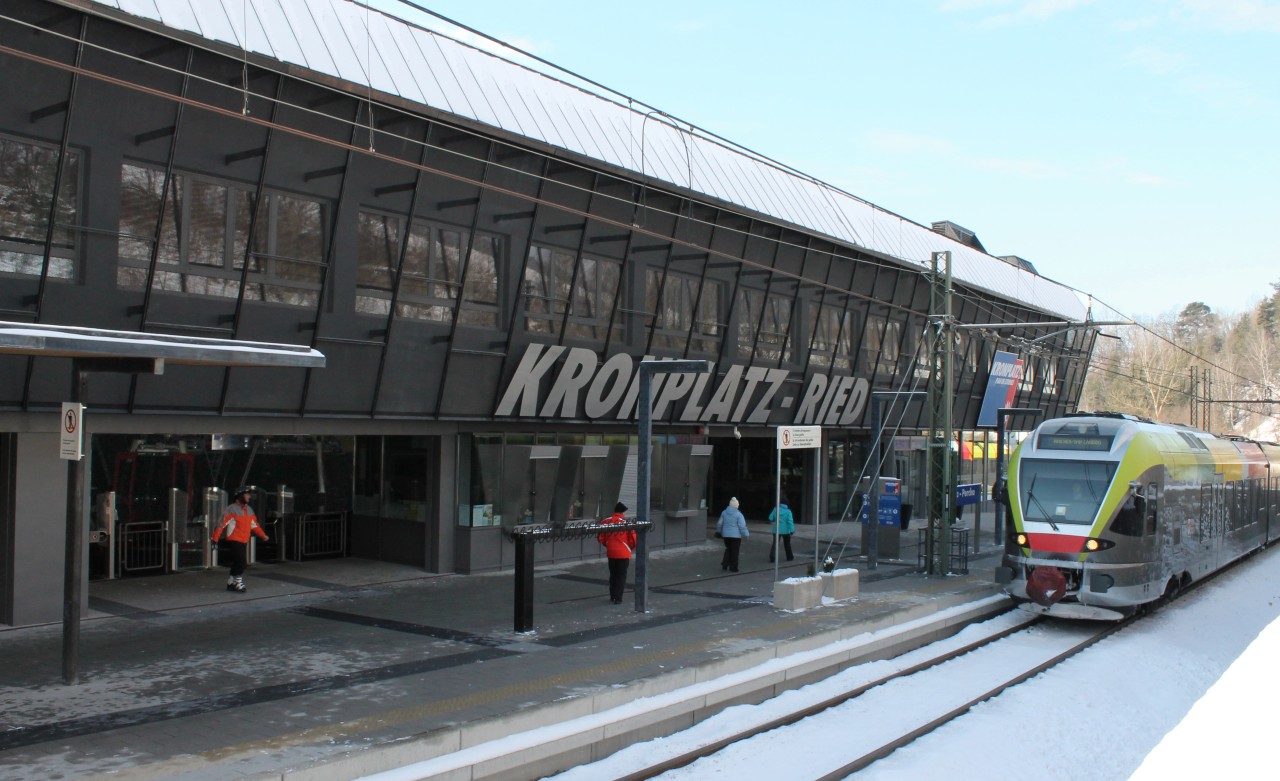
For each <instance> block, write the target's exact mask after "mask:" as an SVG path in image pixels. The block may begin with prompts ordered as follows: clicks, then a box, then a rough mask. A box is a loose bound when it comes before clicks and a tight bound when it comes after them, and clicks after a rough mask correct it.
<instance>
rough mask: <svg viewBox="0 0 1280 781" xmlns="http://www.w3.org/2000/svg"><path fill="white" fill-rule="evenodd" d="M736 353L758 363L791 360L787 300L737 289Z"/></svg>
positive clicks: (755, 291)
mask: <svg viewBox="0 0 1280 781" xmlns="http://www.w3.org/2000/svg"><path fill="white" fill-rule="evenodd" d="M738 313H739V320H738V354H739V355H741V356H742V357H744V358H749V357H752V355H753V354H754V356H755V358H756V359H758V360H762V361H770V362H775V363H776V362H778V361H790V360H791V340H790V338H789V336H788V334H789V331H790V328H791V299H790V298H787V297H785V296H779V295H768V294H766V293H765V292H764V291H762V290H752V289H751V288H745V287H744V288H739V289H738ZM753 351H754V352H753Z"/></svg>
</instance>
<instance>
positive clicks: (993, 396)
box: [978, 350, 1022, 427]
mask: <svg viewBox="0 0 1280 781" xmlns="http://www.w3.org/2000/svg"><path fill="white" fill-rule="evenodd" d="M1020 382H1022V359H1021V358H1019V357H1018V356H1017V355H1016V354H1014V353H1007V352H1005V351H1003V350H996V356H995V358H994V359H993V360H992V361H991V374H990V375H988V376H987V392H986V394H985V395H983V397H982V409H981V410H979V411H978V425H979V426H987V427H995V426H998V425H1000V421H999V420H997V419H996V418H998V417H1000V408H1001V407H1012V406H1013V400H1014V398H1015V397H1016V396H1017V394H1018V383H1020Z"/></svg>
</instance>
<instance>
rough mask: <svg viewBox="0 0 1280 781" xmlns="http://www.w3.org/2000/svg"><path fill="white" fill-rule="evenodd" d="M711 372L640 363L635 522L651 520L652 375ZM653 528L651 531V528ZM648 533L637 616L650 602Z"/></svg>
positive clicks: (640, 548) (640, 546)
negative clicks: (638, 445)
mask: <svg viewBox="0 0 1280 781" xmlns="http://www.w3.org/2000/svg"><path fill="white" fill-rule="evenodd" d="M708 371H711V362H710V361H688V360H673V361H641V362H640V388H639V394H638V396H639V398H638V399H637V404H638V406H639V407H640V447H639V451H638V453H637V457H636V471H637V472H638V474H637V475H636V520H637V521H647V520H649V464H650V461H651V460H652V452H653V375H655V374H696V373H698V372H708ZM650 528H652V527H650ZM648 536H649V534H648V531H647V530H644V529H642V530H641V531H640V533H639V534H637V535H636V612H637V613H643V612H645V609H646V607H647V605H648V601H649V543H648V540H647V537H648Z"/></svg>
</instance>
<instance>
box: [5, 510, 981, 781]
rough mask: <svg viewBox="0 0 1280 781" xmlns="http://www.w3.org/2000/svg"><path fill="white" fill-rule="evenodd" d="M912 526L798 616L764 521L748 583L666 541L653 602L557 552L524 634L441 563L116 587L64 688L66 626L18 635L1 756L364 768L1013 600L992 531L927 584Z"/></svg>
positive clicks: (146, 774) (26, 771) (36, 773)
mask: <svg viewBox="0 0 1280 781" xmlns="http://www.w3.org/2000/svg"><path fill="white" fill-rule="evenodd" d="M819 534H820V535H821V536H822V538H823V540H822V542H821V544H820V546H819V550H821V551H828V550H829V551H830V552H831V554H832V555H835V554H838V553H840V549H839V548H838V547H837V548H829V547H828V546H827V542H826V541H827V540H829V539H831V538H832V537H835V538H836V539H838V540H845V539H851V540H855V541H856V540H858V539H859V534H858V529H857V526H856V525H855V526H854V527H853V529H852V530H850V528H849V526H848V525H847V524H846V525H845V526H844V527H843V528H841V527H823V528H822V529H820V530H819ZM986 536H987V537H989V536H990V535H989V533H988V534H987V535H986ZM914 539H915V533H914V532H910V533H909V534H905V535H904V537H903V551H902V557H903V558H902V559H900V560H896V561H885V562H881V563H880V565H879V566H878V567H877V568H876V569H875V570H874V571H872V570H867V569H865V563H864V562H860V561H859V560H858V558H857V557H856V555H855V554H856V550H854V549H849V548H846V549H845V550H844V551H843V553H844V555H843V556H842V557H840V560H839V566H840V567H854V568H859V569H860V570H861V593H860V595H859V597H858V598H856V599H854V600H850V601H844V602H836V603H828V604H824V605H822V606H821V607H817V608H813V609H809V610H804V611H795V612H787V611H782V610H775V609H774V608H773V606H772V605H771V594H772V587H773V582H774V576H775V570H774V565H772V564H770V563H769V562H768V560H767V559H768V546H769V542H770V537H769V536H768V534H767V529H766V527H765V526H764V525H763V524H754V523H753V524H752V536H751V538H750V539H749V540H747V541H746V543H745V544H744V546H743V549H742V559H741V564H742V571H741V572H739V573H736V574H734V573H727V572H723V571H722V570H721V568H720V555H721V550H722V548H721V547H720V543H719V541H718V540H714V539H711V540H708V541H707V543H706V544H705V545H699V546H692V547H689V548H683V549H676V550H667V551H658V552H655V553H652V554H651V555H650V559H649V566H648V573H649V593H648V611H647V612H646V613H643V614H641V613H637V612H635V610H634V609H633V603H632V600H631V592H630V586H629V590H628V595H627V599H626V600H624V603H623V604H622V605H614V604H612V603H610V601H609V598H608V588H607V571H606V565H605V560H604V559H603V557H602V558H600V559H599V560H598V561H592V562H576V563H572V564H563V565H556V564H543V565H539V567H538V570H537V574H536V584H535V605H534V626H535V628H534V630H533V631H531V632H525V633H516V632H515V631H514V630H513V627H512V615H513V598H514V597H513V573H512V572H510V571H506V572H501V573H494V574H487V575H470V576H461V575H431V574H428V573H423V572H421V571H419V570H416V569H413V568H408V567H400V566H396V565H390V564H385V563H380V562H372V561H367V560H361V559H340V560H330V561H317V562H308V563H293V562H286V563H280V564H256V565H254V566H252V567H251V568H250V569H249V572H248V573H247V574H246V578H245V580H246V583H247V585H248V587H249V591H248V593H247V594H235V593H230V592H227V591H226V590H225V580H226V574H225V570H210V571H195V572H186V573H181V574H175V575H169V576H161V577H152V578H135V579H130V580H120V581H109V582H97V583H93V584H91V586H90V605H89V608H90V609H89V612H88V617H87V619H86V620H85V621H84V623H83V625H82V630H81V645H80V680H79V682H78V683H76V684H73V685H65V684H63V683H62V681H61V641H62V635H61V625H60V624H59V625H48V626H41V627H28V628H18V629H8V630H0V657H2V658H3V674H0V767H3V768H4V775H5V777H16V778H32V779H36V778H40V779H44V778H57V777H63V778H72V777H74V778H84V777H95V776H107V775H108V774H112V775H114V777H127V778H131V779H148V778H166V779H185V780H187V781H220V780H221V779H242V778H264V779H265V778H277V779H279V778H298V779H301V778H342V777H351V776H352V775H353V771H352V770H351V768H353V767H355V765H353V764H351V763H350V761H349V760H350V758H351V757H358V756H360V755H361V753H362V752H375V751H379V750H383V751H384V753H385V748H386V746H387V745H388V744H389V743H393V742H397V741H399V742H401V743H404V742H405V739H406V738H409V737H410V736H419V737H421V736H428V737H429V736H431V735H432V734H436V733H439V734H445V732H446V731H447V730H449V729H450V728H456V727H457V725H460V724H469V725H481V726H482V727H483V726H484V725H492V729H496V730H501V729H503V728H504V727H503V726H502V725H503V724H504V722H503V720H504V719H506V720H509V719H511V717H512V714H524V716H525V717H526V718H525V723H529V721H530V720H533V721H534V722H536V720H537V719H538V718H539V714H542V713H547V714H550V713H553V712H554V711H552V710H551V709H548V708H547V707H546V706H547V704H548V703H562V702H566V701H573V700H574V699H575V698H582V697H586V696H589V695H591V694H592V693H593V692H600V691H602V690H619V689H620V688H622V687H628V688H626V689H624V691H631V689H632V688H634V689H635V691H640V689H641V688H642V686H643V682H646V681H653V680H655V679H660V678H662V677H663V676H669V675H671V674H672V673H673V672H676V671H680V670H687V669H691V668H699V667H702V668H706V667H707V666H708V665H715V664H717V663H725V662H730V661H732V660H734V659H736V658H740V657H744V655H747V654H749V653H750V652H753V651H758V650H760V649H771V648H776V647H779V646H781V645H783V644H788V643H796V642H802V641H803V640H804V638H813V637H819V636H822V635H823V633H826V632H830V631H831V630H833V629H839V630H841V631H843V632H846V633H847V632H849V631H854V630H856V629H857V628H858V627H859V626H869V625H871V624H873V623H877V622H879V623H881V624H882V623H884V622H885V621H890V622H892V621H894V620H896V617H905V616H908V615H913V616H915V615H919V614H920V613H921V612H925V613H927V612H929V611H937V610H941V609H943V608H946V607H950V606H954V605H956V604H961V603H964V602H967V601H974V600H979V599H982V598H985V597H987V596H990V595H992V594H995V593H997V592H998V590H997V588H996V586H995V585H994V583H993V581H992V576H991V572H992V570H993V569H994V567H995V565H996V559H997V556H998V553H997V551H996V549H995V547H994V546H993V545H990V542H989V541H988V545H987V547H986V548H984V549H983V550H982V551H981V552H980V553H977V554H971V556H970V571H969V574H967V575H951V576H947V577H926V576H925V575H922V574H920V573H918V572H917V571H916V556H915V550H914V547H913V542H914ZM794 547H795V553H796V554H797V558H796V560H795V561H792V562H785V561H783V562H779V567H778V575H779V577H781V578H786V577H794V576H800V575H804V574H806V568H807V565H808V564H810V563H811V562H812V561H813V551H814V540H813V531H812V527H801V528H800V529H798V531H797V535H796V538H795V539H794ZM634 573H635V567H634V565H633V567H632V570H631V574H632V577H633V578H634ZM344 762H345V763H346V764H344ZM15 773H16V774H17V775H12V774H15ZM116 774H118V775H116Z"/></svg>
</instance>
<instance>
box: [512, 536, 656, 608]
mask: <svg viewBox="0 0 1280 781" xmlns="http://www.w3.org/2000/svg"><path fill="white" fill-rule="evenodd" d="M652 528H653V521H626V522H624V523H601V522H599V521H568V522H566V523H539V524H529V525H526V526H516V527H515V528H513V529H509V530H507V532H506V534H507V536H508V537H510V538H511V539H512V540H513V541H514V542H515V544H516V572H515V575H516V577H515V622H514V627H515V631H517V632H529V631H532V630H533V546H534V545H535V544H537V543H539V542H552V541H555V540H573V539H580V538H582V537H590V536H592V535H595V534H600V533H601V532H610V533H612V532H624V531H634V532H635V533H636V534H637V535H643V534H646V533H648V531H649V530H650V529H652ZM640 577H641V575H640V573H639V572H637V578H640ZM636 587H637V588H642V586H641V585H640V581H639V580H637V585H636Z"/></svg>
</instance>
